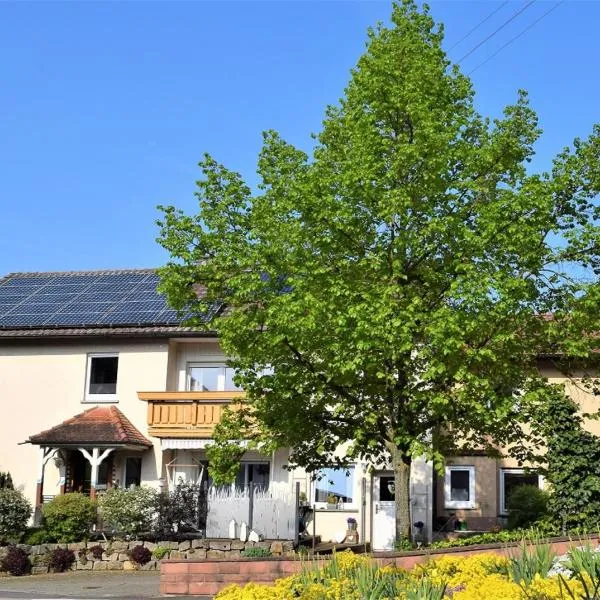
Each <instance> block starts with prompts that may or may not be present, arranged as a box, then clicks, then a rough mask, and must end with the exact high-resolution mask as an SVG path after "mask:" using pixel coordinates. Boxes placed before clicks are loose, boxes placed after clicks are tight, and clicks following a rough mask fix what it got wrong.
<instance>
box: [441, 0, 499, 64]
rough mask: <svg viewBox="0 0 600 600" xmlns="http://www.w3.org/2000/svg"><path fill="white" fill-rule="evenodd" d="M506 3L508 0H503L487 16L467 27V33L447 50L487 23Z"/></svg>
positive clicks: (452, 48)
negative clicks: (471, 26)
mask: <svg viewBox="0 0 600 600" xmlns="http://www.w3.org/2000/svg"><path fill="white" fill-rule="evenodd" d="M507 4H508V0H505V1H504V2H503V3H502V4H501V5H500V6H498V7H497V8H495V9H494V10H493V11H492V12H491V13H490V14H489V15H488V16H487V17H485V18H484V19H482V20H481V21H479V23H477V25H475V27H473V28H472V29H469V31H467V33H465V35H463V36H462V37H461V38H460V40H458V42H456V43H455V44H454V45H453V46H452V47H451V48H449V49H448V52H450V51H451V50H454V48H456V46H458V45H459V44H462V42H464V41H465V40H466V39H467V38H468V37H469V36H470V35H471V34H472V33H473V32H475V31H477V30H478V29H479V28H480V27H481V26H482V25H483V24H484V23H487V21H489V20H490V19H491V18H492V17H493V16H494V15H495V14H496V13H497V12H498V11H499V10H500V9H501V8H504V6H506V5H507Z"/></svg>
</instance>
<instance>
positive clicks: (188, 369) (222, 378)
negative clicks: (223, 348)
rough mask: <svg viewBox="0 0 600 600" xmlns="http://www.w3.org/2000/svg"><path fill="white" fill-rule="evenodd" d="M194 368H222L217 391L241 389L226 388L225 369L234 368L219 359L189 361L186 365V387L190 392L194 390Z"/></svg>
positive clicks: (218, 376)
mask: <svg viewBox="0 0 600 600" xmlns="http://www.w3.org/2000/svg"><path fill="white" fill-rule="evenodd" d="M193 368H200V369H201V368H206V369H211V368H212V369H221V372H220V373H219V374H218V375H217V389H216V390H215V391H217V392H225V391H227V392H236V391H239V390H226V389H225V369H232V368H233V367H230V366H228V365H226V364H225V363H224V362H222V361H219V362H210V361H204V362H188V363H187V364H186V366H185V389H186V391H188V392H190V391H192V375H191V369H193Z"/></svg>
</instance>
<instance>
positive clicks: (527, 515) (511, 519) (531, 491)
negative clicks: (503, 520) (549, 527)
mask: <svg viewBox="0 0 600 600" xmlns="http://www.w3.org/2000/svg"><path fill="white" fill-rule="evenodd" d="M508 510H509V514H508V528H509V529H518V528H519V527H531V526H532V525H533V524H534V523H535V522H536V521H539V520H540V519H542V518H543V517H545V516H546V513H547V511H548V493H547V492H545V491H544V490H540V489H539V488H538V487H536V486H535V485H521V486H519V487H518V488H516V489H514V490H513V491H512V493H511V495H510V498H508Z"/></svg>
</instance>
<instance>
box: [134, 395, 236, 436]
mask: <svg viewBox="0 0 600 600" xmlns="http://www.w3.org/2000/svg"><path fill="white" fill-rule="evenodd" d="M244 396H245V393H244V392H138V398H139V399H140V400H144V401H145V402H147V403H148V433H149V434H150V435H152V436H154V437H159V438H161V437H162V438H164V437H178V438H204V439H208V438H211V437H212V433H213V429H214V428H215V425H216V424H217V423H218V422H219V421H220V419H221V414H222V412H223V409H224V408H225V407H226V406H228V405H230V404H235V402H236V400H237V399H241V398H244Z"/></svg>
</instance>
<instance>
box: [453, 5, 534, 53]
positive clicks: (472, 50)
mask: <svg viewBox="0 0 600 600" xmlns="http://www.w3.org/2000/svg"><path fill="white" fill-rule="evenodd" d="M534 2H535V0H529V2H528V3H527V4H526V5H525V6H523V8H520V9H519V10H518V11H517V12H516V13H514V14H513V15H512V16H511V17H510V18H509V19H507V20H506V21H504V23H502V25H500V27H498V29H496V30H495V31H492V33H490V34H489V35H488V36H487V37H486V38H484V39H483V40H481V41H480V42H479V44H477V45H476V46H473V48H471V49H470V50H469V51H468V52H467V53H466V54H465V55H464V56H463V57H462V58H460V59H458V61H457V63H458V64H460V63H461V62H462V61H463V60H465V58H467V57H468V56H471V54H473V52H475V50H477V48H480V47H481V46H483V44H485V43H486V42H487V41H488V40H490V39H492V38H493V37H494V36H495V35H496V34H497V33H498V32H499V31H502V30H503V29H504V28H505V27H506V26H507V25H508V24H509V23H510V22H511V21H514V20H515V19H516V18H517V17H518V16H519V15H520V14H521V13H522V12H525V11H526V10H527V9H528V8H529V7H530V6H531V5H532V4H533V3H534Z"/></svg>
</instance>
